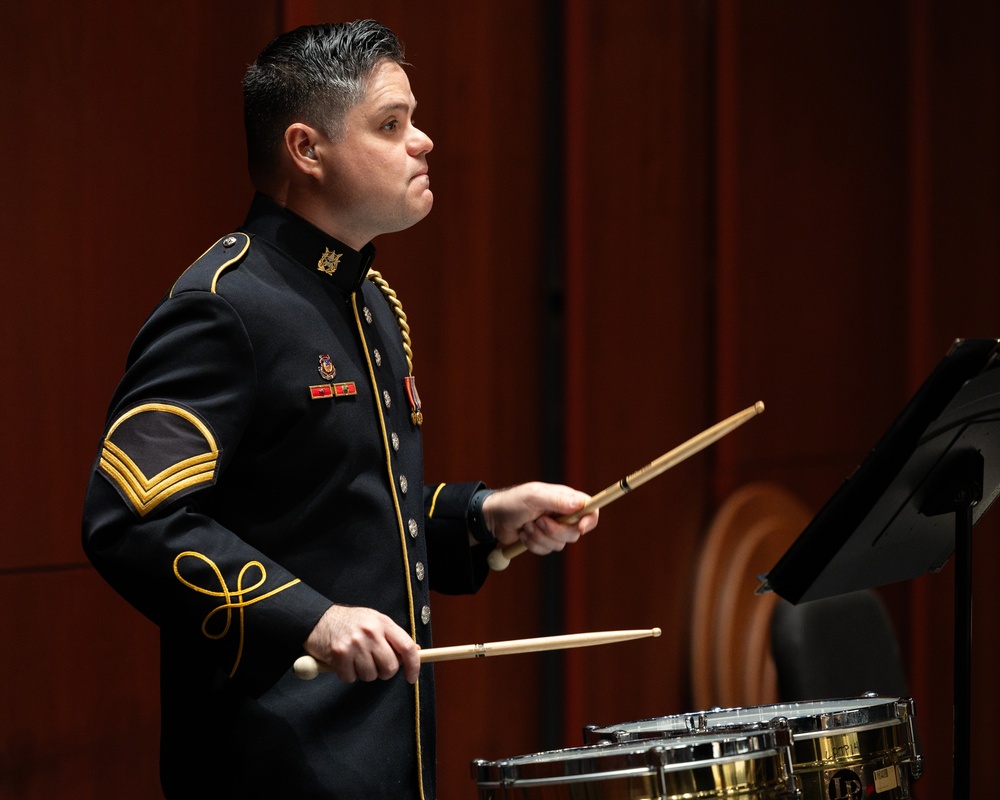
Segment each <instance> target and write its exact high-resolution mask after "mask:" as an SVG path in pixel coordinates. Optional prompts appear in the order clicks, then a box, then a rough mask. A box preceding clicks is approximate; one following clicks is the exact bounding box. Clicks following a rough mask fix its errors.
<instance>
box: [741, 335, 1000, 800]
mask: <svg viewBox="0 0 1000 800" xmlns="http://www.w3.org/2000/svg"><path fill="white" fill-rule="evenodd" d="M998 365H1000V340H997V339H966V340H962V339H959V340H957V341H956V342H955V343H954V344H953V346H952V348H951V350H949V352H948V354H947V355H946V356H945V357H944V359H943V360H942V361H941V362H940V363H939V364H938V366H937V367H936V368H935V369H934V370H933V372H931V374H930V375H929V376H928V377H927V379H926V380H925V381H924V383H923V385H922V386H921V387H920V389H919V390H918V391H917V392H916V393H915V394H914V395H913V397H912V398H911V399H910V401H909V402H908V403H907V404H906V406H905V407H904V408H903V411H902V412H901V413H900V415H899V416H898V417H897V418H896V420H895V421H894V422H893V423H892V425H891V426H890V427H889V429H888V430H887V431H886V433H885V434H884V435H883V436H882V438H881V439H880V440H879V442H878V443H877V444H876V445H875V447H874V448H873V449H872V451H871V452H870V453H869V455H868V456H867V458H866V459H865V460H864V462H863V463H862V464H861V465H860V466H859V467H858V468H857V470H856V471H855V472H854V474H853V475H852V476H851V477H849V478H848V479H847V480H846V481H845V482H844V483H843V484H842V485H841V486H840V488H839V489H837V491H836V492H835V493H834V494H833V496H832V497H831V498H830V499H829V500H828V501H827V503H826V504H825V505H824V506H823V508H821V509H820V511H819V513H818V514H817V515H816V516H815V517H814V518H813V520H812V521H811V522H810V523H809V525H808V526H807V527H806V529H805V530H804V531H803V532H802V533H801V534H800V535H799V537H798V539H796V540H795V542H793V543H792V545H791V547H789V549H788V551H787V552H786V553H785V554H784V555H783V556H782V557H781V559H780V560H779V561H778V563H777V564H776V565H775V566H774V568H773V569H772V570H771V571H770V572H768V573H767V574H766V575H763V576H761V579H762V583H761V585H760V587H759V588H758V589H757V593H758V594H760V593H762V592H766V591H773V592H775V593H776V594H778V595H780V596H781V597H783V598H784V599H785V600H788V601H789V602H790V603H793V604H797V603H800V602H804V601H809V600H818V599H820V598H823V597H830V596H833V595H837V594H844V593H846V592H851V591H855V590H859V589H869V588H872V587H875V586H882V585H884V584H887V583H894V582H897V581H902V580H908V579H910V578H915V577H918V576H919V575H922V574H924V573H925V572H936V571H938V570H940V569H941V568H942V567H944V565H945V564H947V562H948V560H949V559H950V558H951V556H952V554H953V553H954V554H955V569H956V572H955V711H954V713H955V737H954V754H953V758H954V765H955V773H954V781H953V783H954V795H953V797H954V798H955V800H961V799H962V798H966V797H968V795H969V767H970V758H969V744H970V734H969V723H970V716H971V700H972V692H971V686H970V683H971V679H972V630H971V618H972V558H971V549H972V527H973V525H974V524H975V523H976V522H978V520H979V519H980V518H981V517H982V515H983V514H984V513H985V512H986V510H987V509H988V508H989V507H990V505H991V504H992V503H993V501H994V500H995V499H996V498H997V496H998V494H1000V369H996V368H995V367H997V366H998Z"/></svg>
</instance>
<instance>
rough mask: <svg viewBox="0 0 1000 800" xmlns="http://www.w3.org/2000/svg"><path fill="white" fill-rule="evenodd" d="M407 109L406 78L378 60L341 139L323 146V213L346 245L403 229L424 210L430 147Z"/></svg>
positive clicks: (410, 105) (411, 103) (428, 198)
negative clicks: (325, 154) (325, 169)
mask: <svg viewBox="0 0 1000 800" xmlns="http://www.w3.org/2000/svg"><path fill="white" fill-rule="evenodd" d="M415 106H416V100H415V99H414V97H413V93H412V92H411V91H410V81H409V80H408V79H407V77H406V73H405V72H404V71H403V69H402V67H400V66H399V65H398V64H396V63H394V62H391V61H385V62H383V63H382V64H381V65H380V66H378V67H376V69H375V71H374V72H373V73H372V76H371V79H370V81H369V84H368V91H367V93H366V94H365V97H364V99H363V100H361V102H359V103H358V104H357V105H355V106H354V107H353V108H351V109H350V111H348V112H347V115H346V118H345V120H344V127H343V136H341V138H340V139H339V140H337V141H335V142H327V143H326V148H327V152H328V154H329V156H330V158H329V159H327V160H326V161H327V163H328V164H329V165H330V168H329V170H328V172H327V174H326V180H325V181H324V184H325V185H324V187H323V189H324V193H325V198H326V204H327V209H328V211H329V212H330V213H331V214H332V216H333V218H334V219H335V220H336V227H337V234H336V235H337V236H338V238H341V239H344V240H345V242H346V243H347V244H350V245H352V246H358V247H360V245H361V244H364V243H365V242H368V241H370V240H371V239H373V238H374V237H375V236H377V235H378V234H380V233H389V232H391V231H399V230H403V229H404V228H408V227H410V226H411V225H413V224H414V223H416V222H419V221H420V220H421V219H423V218H424V217H425V216H427V213H428V212H429V211H430V210H431V205H432V204H433V202H434V195H433V194H431V190H430V178H429V176H428V174H427V154H428V153H429V152H430V151H431V148H432V147H433V146H434V143H433V142H432V141H431V140H430V138H429V137H428V136H427V135H426V134H425V133H424V132H423V131H421V130H419V129H418V128H416V127H414V125H413V110H414V108H415ZM351 240H353V241H351Z"/></svg>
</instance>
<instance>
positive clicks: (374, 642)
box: [305, 605, 420, 683]
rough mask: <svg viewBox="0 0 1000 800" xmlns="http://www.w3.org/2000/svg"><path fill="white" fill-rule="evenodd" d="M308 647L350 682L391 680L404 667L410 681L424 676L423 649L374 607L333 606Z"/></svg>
mask: <svg viewBox="0 0 1000 800" xmlns="http://www.w3.org/2000/svg"><path fill="white" fill-rule="evenodd" d="M305 649H306V652H307V653H309V655H311V656H312V657H313V658H315V659H316V660H317V661H321V662H323V663H324V664H327V665H328V666H329V667H330V669H331V670H332V671H333V672H335V673H336V674H337V677H338V678H340V679H341V680H342V681H346V682H348V683H350V682H352V681H355V680H363V681H373V680H375V679H376V678H378V679H381V680H388V679H389V678H391V677H392V676H393V675H395V674H396V673H397V672H398V671H399V668H400V666H402V667H403V674H404V675H405V676H406V680H407V681H408V682H409V683H416V682H417V677H418V676H419V675H420V648H419V647H417V644H416V643H415V642H414V641H413V639H411V638H410V635H409V634H408V633H407V632H406V631H404V630H403V629H402V628H400V627H399V626H398V625H397V624H396V623H395V622H393V621H392V620H391V619H390V618H389V617H387V616H386V615H385V614H382V613H379V612H378V611H375V610H374V609H371V608H359V607H355V606H337V605H334V606H330V608H328V609H327V610H326V613H325V614H323V616H322V617H320V620H319V622H317V623H316V627H315V628H313V631H312V633H310V634H309V638H308V639H306V642H305Z"/></svg>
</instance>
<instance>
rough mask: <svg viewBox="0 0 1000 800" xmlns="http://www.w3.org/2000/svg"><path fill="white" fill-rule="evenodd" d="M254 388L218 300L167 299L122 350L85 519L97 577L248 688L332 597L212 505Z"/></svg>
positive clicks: (272, 672) (290, 656) (294, 647)
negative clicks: (254, 543)
mask: <svg viewBox="0 0 1000 800" xmlns="http://www.w3.org/2000/svg"><path fill="white" fill-rule="evenodd" d="M255 389H256V368H255V364H254V354H253V350H252V347H251V344H250V340H249V338H248V336H247V333H246V330H245V328H244V327H243V324H242V322H241V320H240V318H239V316H238V315H237V313H236V312H235V311H234V309H233V308H232V307H231V306H230V305H229V303H227V302H226V301H225V300H224V299H223V298H221V297H220V296H219V295H217V294H214V293H210V292H204V291H192V292H184V293H182V294H180V295H178V296H175V297H172V298H170V299H167V300H165V301H164V302H163V303H161V304H160V306H159V307H158V308H157V309H156V311H154V312H153V314H152V315H151V317H150V319H149V320H148V321H147V323H146V324H145V325H144V326H143V328H142V330H141V331H140V332H139V335H138V337H137V338H136V341H135V343H134V344H133V346H132V350H131V352H130V354H129V363H128V366H127V370H126V374H125V376H124V378H123V380H122V382H121V384H120V385H119V387H118V390H117V392H116V394H115V397H114V399H113V400H112V403H111V408H110V411H109V416H108V425H107V428H106V430H105V433H104V435H103V437H102V440H101V443H100V447H99V451H98V455H97V458H96V459H95V462H94V466H93V470H92V472H91V476H90V483H89V485H88V489H87V496H86V501H85V506H84V516H83V547H84V550H85V552H86V553H87V555H88V557H89V558H90V560H91V561H92V563H93V564H94V566H95V567H96V569H97V570H98V571H99V572H100V574H101V575H102V576H103V577H104V578H105V579H106V580H107V581H108V582H109V583H110V584H111V585H112V586H113V587H114V588H115V589H116V590H117V591H118V592H119V593H120V594H121V595H123V596H124V597H125V599H126V600H128V601H129V602H130V603H131V604H132V605H134V606H135V607H136V608H137V609H138V610H139V611H141V612H142V613H143V614H145V615H146V616H147V617H149V618H150V619H151V620H153V621H154V622H155V623H156V624H157V625H159V626H161V627H162V628H164V629H165V630H169V631H170V633H171V635H172V636H173V637H181V638H187V639H189V641H191V645H192V648H194V649H196V650H202V651H204V652H206V653H208V654H209V656H208V657H209V658H211V659H212V660H213V661H214V662H215V664H216V665H217V666H218V668H219V670H220V671H221V672H222V674H223V675H227V676H229V677H230V678H232V679H233V680H235V681H237V682H238V683H239V684H241V685H242V686H243V687H244V689H245V690H246V691H248V692H250V693H252V694H258V693H260V692H262V691H264V690H265V689H267V688H268V687H269V686H270V685H271V684H272V683H273V682H274V681H275V680H277V678H278V677H280V675H281V674H282V673H283V672H284V671H286V670H287V669H288V667H289V666H290V664H291V662H292V661H293V660H294V657H295V656H296V655H297V654H299V653H300V652H301V648H302V643H303V642H304V641H305V639H306V638H307V636H308V634H309V632H310V631H311V630H312V628H313V627H314V625H315V623H316V621H317V620H318V619H319V617H320V616H322V614H323V612H324V611H325V610H326V609H327V608H328V607H329V606H330V605H331V603H330V601H329V600H327V599H326V598H324V597H322V596H321V595H319V594H318V593H317V592H315V591H313V590H312V589H311V588H309V587H308V586H306V585H305V584H303V583H302V582H300V581H299V580H298V579H297V578H296V577H295V576H294V575H292V574H290V573H289V572H288V571H287V570H285V569H283V568H282V567H281V566H280V565H279V564H278V563H276V562H274V561H273V560H271V559H269V558H267V557H266V556H265V555H263V554H262V553H261V552H259V551H258V550H257V549H255V548H254V547H251V546H250V545H249V544H248V543H247V542H246V541H244V540H243V539H241V538H240V537H239V536H238V535H236V533H234V532H233V531H231V530H229V529H227V528H226V527H225V526H224V525H222V524H220V522H219V521H218V520H217V519H216V517H215V515H213V513H212V508H213V496H214V491H215V487H216V485H217V483H218V482H219V481H220V480H225V476H226V469H227V465H228V464H229V463H230V462H231V460H232V458H233V455H234V453H235V452H236V451H237V449H238V448H239V444H240V438H241V435H242V432H243V431H244V429H245V427H246V425H247V422H248V420H249V419H250V417H251V415H252V413H253V405H254V395H255Z"/></svg>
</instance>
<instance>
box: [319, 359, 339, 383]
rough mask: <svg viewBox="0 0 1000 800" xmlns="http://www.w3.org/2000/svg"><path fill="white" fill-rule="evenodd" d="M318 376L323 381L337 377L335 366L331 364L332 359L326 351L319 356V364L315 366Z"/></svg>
mask: <svg viewBox="0 0 1000 800" xmlns="http://www.w3.org/2000/svg"><path fill="white" fill-rule="evenodd" d="M316 369H317V370H318V371H319V376H320V377H321V378H322V379H323V380H325V381H332V380H333V379H334V378H336V377H337V368H336V367H335V366H333V361H332V360H331V359H330V356H328V355H327V354H326V353H324V354H323V355H321V356H320V357H319V366H318V367H317V368H316Z"/></svg>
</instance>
